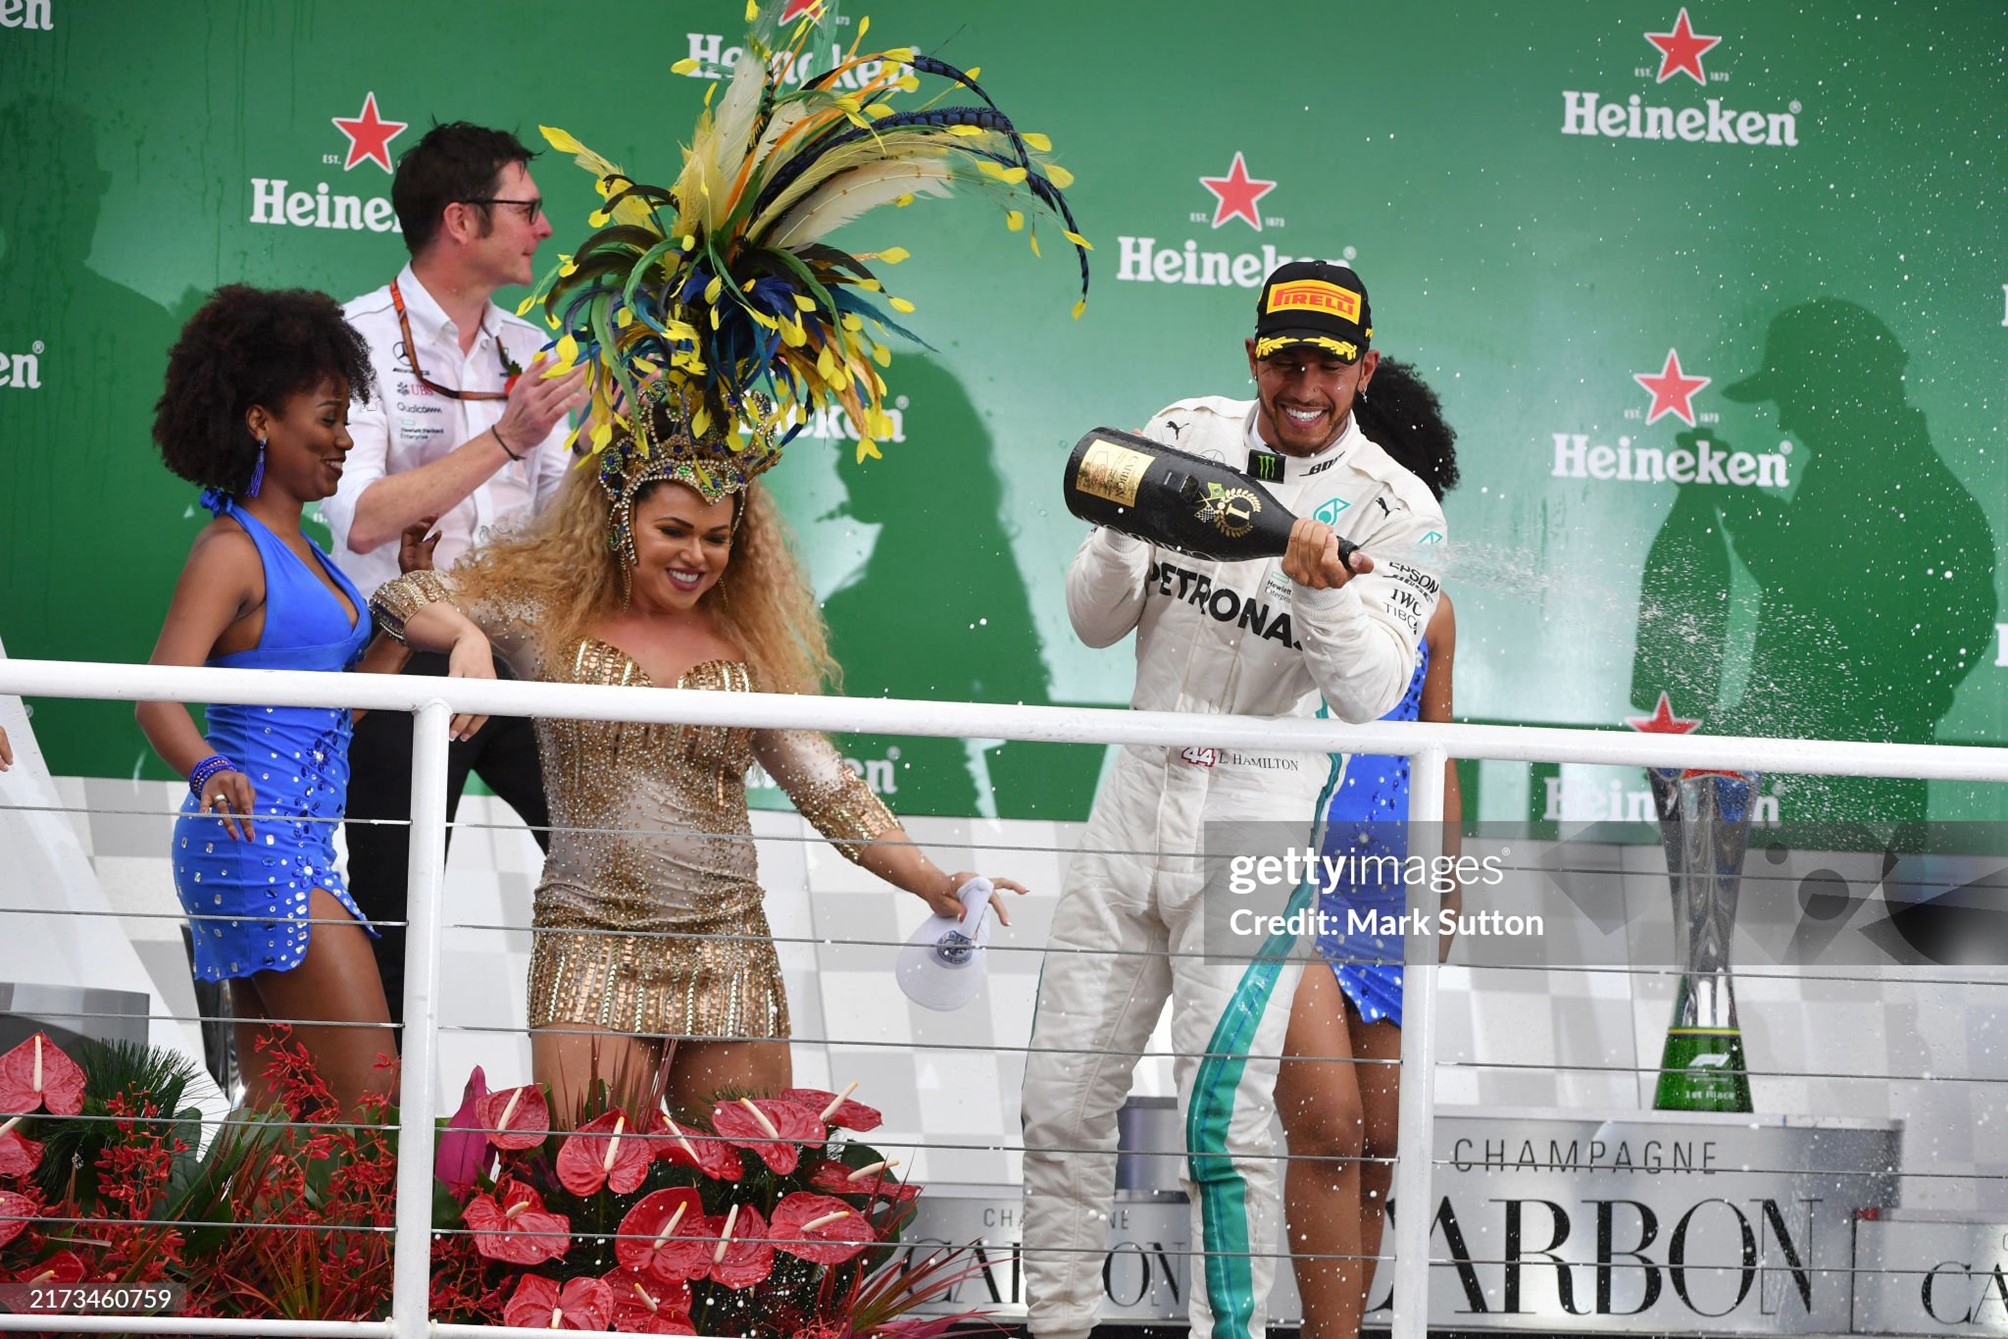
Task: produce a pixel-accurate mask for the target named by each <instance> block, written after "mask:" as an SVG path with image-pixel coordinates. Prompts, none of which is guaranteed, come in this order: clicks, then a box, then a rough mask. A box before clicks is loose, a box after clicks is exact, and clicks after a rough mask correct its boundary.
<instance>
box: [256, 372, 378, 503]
mask: <svg viewBox="0 0 2008 1339" xmlns="http://www.w3.org/2000/svg"><path fill="white" fill-rule="evenodd" d="M244 421H245V423H246V425H247V426H248V427H249V428H250V429H251V435H252V436H253V437H257V438H262V439H263V440H264V442H265V483H264V484H263V485H261V486H260V492H263V491H264V488H266V487H277V488H279V489H281V490H283V491H284V492H285V493H286V495H287V496H289V497H293V498H297V499H299V500H300V501H302V502H313V501H317V500H319V499H321V498H325V497H333V496H334V494H335V486H336V485H337V484H339V483H340V482H341V481H342V462H343V461H344V460H345V459H347V457H348V454H349V448H350V447H352V446H354V445H355V441H354V440H353V439H352V438H351V437H350V436H349V384H348V382H346V381H344V380H343V379H342V378H340V377H334V376H328V377H323V378H321V381H320V383H319V384H318V385H316V386H314V387H313V388H312V389H311V390H304V391H295V392H294V393H293V394H291V395H289V396H287V397H286V399H285V400H284V401H283V402H282V403H281V404H280V405H279V407H278V409H277V410H276V411H274V410H271V409H267V408H266V407H265V406H263V405H253V406H252V407H251V409H250V411H249V412H248V413H246V414H245V416H244Z"/></svg>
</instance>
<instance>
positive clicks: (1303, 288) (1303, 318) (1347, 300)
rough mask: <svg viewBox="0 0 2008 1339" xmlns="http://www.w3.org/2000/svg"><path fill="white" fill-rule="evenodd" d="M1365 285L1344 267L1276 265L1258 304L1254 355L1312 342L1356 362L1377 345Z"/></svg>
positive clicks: (1298, 263) (1264, 355)
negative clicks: (1368, 348) (1372, 346)
mask: <svg viewBox="0 0 2008 1339" xmlns="http://www.w3.org/2000/svg"><path fill="white" fill-rule="evenodd" d="M1373 338H1374V318H1373V314H1372V312H1371V310H1370V309H1369V308H1368V306H1367V286H1366V285H1365V284H1363V283H1361V282H1360V277H1359V276H1358V275H1357V274H1354V273H1353V272H1352V270H1351V269H1349V268H1347V267H1346V266H1344V265H1332V264H1328V263H1326V262H1325V261H1322V260H1293V261H1291V262H1290V263H1289V264H1287V265H1278V266H1277V267H1276V269H1275V271H1274V272H1273V273H1271V274H1270V276H1269V278H1268V281H1267V282H1266V283H1264V284H1263V285H1262V296H1261V297H1260V298H1259V299H1258V300H1257V301H1256V304H1255V356H1256V357H1257V358H1267V357H1268V356H1269V355H1270V354H1272V353H1275V352H1276V351H1277V350H1278V349H1287V348H1289V347H1290V346H1291V345H1293V344H1312V345H1315V346H1317V347H1318V348H1321V349H1325V350H1327V351H1329V352H1331V353H1335V354H1337V355H1338V356H1339V357H1340V358H1343V359H1344V360H1345V361H1347V362H1349V363H1356V362H1358V361H1359V360H1360V356H1361V355H1362V354H1364V353H1365V352H1366V351H1367V346H1368V345H1370V344H1372V343H1373Z"/></svg>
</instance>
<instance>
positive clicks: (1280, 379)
mask: <svg viewBox="0 0 2008 1339" xmlns="http://www.w3.org/2000/svg"><path fill="white" fill-rule="evenodd" d="M1379 362H1380V354H1379V353H1377V352H1375V351H1374V350H1372V349H1369V350H1367V351H1366V353H1365V354H1363V355H1362V356H1361V357H1360V359H1359V361H1357V362H1351V363H1349V362H1346V361H1345V360H1344V359H1342V358H1340V357H1339V356H1338V355H1337V354H1336V353H1332V352H1330V351H1329V350H1326V349H1323V348H1320V347H1318V346H1317V345H1315V344H1292V345H1290V346H1288V347H1286V348H1281V349H1278V350H1276V352H1274V353H1272V354H1270V355H1269V356H1268V357H1267V358H1257V357H1256V356H1255V341H1254V340H1252V339H1251V340H1249V341H1248V370H1249V372H1251V373H1252V374H1253V375H1254V377H1255V394H1256V398H1257V399H1258V400H1259V401H1260V402H1261V406H1262V407H1261V411H1260V413H1259V416H1258V418H1257V426H1258V427H1259V428H1260V430H1261V433H1262V440H1263V441H1265V442H1267V443H1269V445H1271V446H1273V447H1275V448H1276V449H1277V450H1278V451H1280V452H1282V453H1283V454H1284V455H1286V456H1315V455H1316V454H1318V452H1320V451H1322V450H1324V449H1325V448H1326V447H1328V446H1330V445H1331V444H1332V443H1333V442H1335V441H1337V440H1338V439H1339V434H1340V433H1341V432H1343V431H1345V427H1346V420H1347V418H1348V417H1349V416H1350V415H1351V414H1352V412H1353V397H1354V396H1355V395H1357V394H1359V392H1360V391H1361V390H1362V389H1363V388H1364V387H1365V386H1366V384H1367V383H1368V382H1369V381H1371V380H1373V375H1374V368H1375V366H1377V365H1378V364H1379Z"/></svg>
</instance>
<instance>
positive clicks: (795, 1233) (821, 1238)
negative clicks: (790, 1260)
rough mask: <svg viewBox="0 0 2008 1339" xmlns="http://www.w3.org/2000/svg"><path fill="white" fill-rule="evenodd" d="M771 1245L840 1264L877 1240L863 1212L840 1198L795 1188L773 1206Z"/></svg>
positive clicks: (826, 1263)
mask: <svg viewBox="0 0 2008 1339" xmlns="http://www.w3.org/2000/svg"><path fill="white" fill-rule="evenodd" d="M770 1226H771V1227H772V1228H773V1231H772V1233H771V1235H772V1236H773V1238H774V1249H776V1250H780V1251H786V1252H787V1253H788V1254H790V1255H796V1256H800V1257H801V1258H802V1259H804V1260H809V1261H813V1262H814V1263H816V1264H819V1265H840V1264H842V1263H843V1262H844V1261H846V1260H849V1259H851V1258H852V1257H853V1256H855V1255H857V1254H858V1253H859V1252H860V1251H862V1250H864V1248H865V1247H867V1246H869V1245H871V1244H873V1243H874V1242H876V1241H877V1240H878V1233H876V1232H874V1231H873V1230H872V1225H871V1224H870V1223H868V1222H866V1221H865V1216H864V1215H863V1214H861V1213H859V1212H858V1211H857V1210H856V1209H854V1208H852V1207H851V1206H850V1205H848V1204H846V1203H844V1202H843V1201H842V1200H840V1199H832V1198H831V1197H830V1196H828V1195H812V1194H810V1193H809V1192H808V1191H806V1190H798V1191H796V1192H795V1193H794V1194H792V1195H789V1196H787V1197H786V1198H784V1199H783V1200H782V1201H781V1202H780V1203H779V1204H777V1205H775V1206H774V1221H773V1223H772V1224H771V1225H770Z"/></svg>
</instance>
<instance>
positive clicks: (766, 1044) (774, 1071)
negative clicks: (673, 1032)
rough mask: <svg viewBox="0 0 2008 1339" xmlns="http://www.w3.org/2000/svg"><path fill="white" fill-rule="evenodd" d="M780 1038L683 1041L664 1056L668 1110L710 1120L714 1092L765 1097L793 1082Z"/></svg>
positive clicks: (785, 1047)
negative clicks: (667, 1073)
mask: <svg viewBox="0 0 2008 1339" xmlns="http://www.w3.org/2000/svg"><path fill="white" fill-rule="evenodd" d="M794 1074H795V1066H794V1060H793V1057H792V1056H791V1055H790V1053H789V1050H788V1043H787V1042H785V1041H685V1042H679V1043H677V1045H676V1049H675V1051H674V1052H673V1053H672V1054H671V1056H670V1062H669V1084H668V1089H667V1092H666V1093H665V1096H666V1097H667V1099H668V1101H669V1106H670V1110H672V1111H676V1112H681V1113H683V1114H684V1115H688V1116H691V1117H694V1118H702V1119H704V1121H705V1123H706V1124H709V1123H710V1116H711V1108H712V1106H713V1105H714V1104H715V1103H716V1102H717V1100H718V1097H719V1095H720V1094H729V1095H731V1096H744V1097H765V1096H771V1095H773V1094H775V1093H778V1092H780V1091H781V1090H782V1089H784V1088H788V1087H792V1086H793V1084H794Z"/></svg>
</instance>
